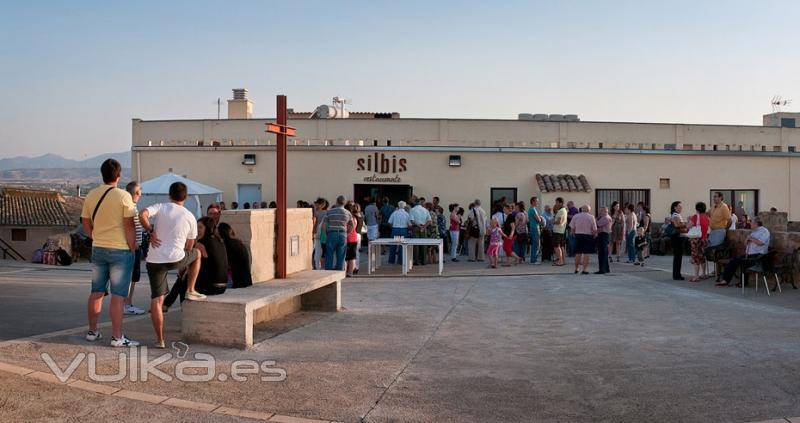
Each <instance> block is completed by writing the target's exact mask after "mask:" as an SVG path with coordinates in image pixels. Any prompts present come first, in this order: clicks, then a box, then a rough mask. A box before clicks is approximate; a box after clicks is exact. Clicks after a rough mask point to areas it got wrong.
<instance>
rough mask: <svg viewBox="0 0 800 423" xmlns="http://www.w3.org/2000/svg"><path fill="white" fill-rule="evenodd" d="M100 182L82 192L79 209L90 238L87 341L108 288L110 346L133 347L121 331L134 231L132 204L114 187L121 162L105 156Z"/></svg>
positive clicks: (94, 332)
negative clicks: (109, 301) (84, 193)
mask: <svg viewBox="0 0 800 423" xmlns="http://www.w3.org/2000/svg"><path fill="white" fill-rule="evenodd" d="M100 173H102V175H103V185H100V186H99V187H97V188H95V189H93V190H91V191H90V192H89V194H87V195H86V199H85V200H84V202H83V211H81V221H82V222H83V230H84V231H85V232H86V234H87V235H88V236H89V238H92V290H91V294H89V304H88V306H87V308H88V315H89V332H87V333H86V340H87V341H97V340H98V339H100V338H101V337H102V336H101V335H100V332H99V331H98V330H97V318H98V316H99V315H100V312H101V311H102V308H103V296H105V294H106V292H107V291H109V285H110V292H111V305H110V306H109V314H110V315H111V346H112V347H135V346H138V345H139V343H138V342H136V341H133V340H130V339H128V338H127V337H125V335H124V334H123V333H122V308H123V305H124V303H125V298H126V297H127V296H128V290H129V288H130V284H131V275H132V273H133V261H134V257H135V255H134V253H135V251H136V233H135V229H134V228H135V226H134V221H133V216H134V215H135V214H136V207H135V206H134V204H133V199H132V198H131V195H130V194H128V192H127V191H125V190H122V189H119V188H117V184H119V179H120V176H121V175H122V166H121V165H120V164H119V162H118V161H116V160H114V159H108V160H106V161H104V162H103V164H102V165H101V166H100Z"/></svg>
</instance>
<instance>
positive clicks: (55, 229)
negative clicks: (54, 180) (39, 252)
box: [0, 188, 79, 260]
mask: <svg viewBox="0 0 800 423" xmlns="http://www.w3.org/2000/svg"><path fill="white" fill-rule="evenodd" d="M78 201H79V200H78ZM66 204H67V201H66V200H65V198H64V197H63V196H62V195H61V194H60V193H58V192H55V191H41V190H32V189H22V188H0V257H2V258H3V259H16V260H20V259H23V260H30V259H31V257H32V255H33V252H34V251H35V250H36V249H38V248H41V247H42V245H44V244H45V242H47V240H48V239H58V240H60V242H61V244H62V247H63V248H64V249H66V250H67V251H69V250H70V245H69V244H70V242H69V232H70V231H72V230H73V229H74V228H75V227H76V225H77V224H78V223H79V219H77V218H76V217H75V216H74V215H71V214H70V213H69V211H68V209H67V206H66Z"/></svg>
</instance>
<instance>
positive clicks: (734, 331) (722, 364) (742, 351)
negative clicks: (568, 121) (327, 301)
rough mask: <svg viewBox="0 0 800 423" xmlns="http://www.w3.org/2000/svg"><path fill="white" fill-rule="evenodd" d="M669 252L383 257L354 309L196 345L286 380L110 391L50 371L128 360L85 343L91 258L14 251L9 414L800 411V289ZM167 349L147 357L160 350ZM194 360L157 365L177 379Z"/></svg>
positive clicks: (555, 416)
mask: <svg viewBox="0 0 800 423" xmlns="http://www.w3.org/2000/svg"><path fill="white" fill-rule="evenodd" d="M364 260H365V259H364ZM670 260H671V258H669V257H659V258H654V259H653V260H651V261H650V262H649V263H648V266H647V267H645V268H640V267H634V266H630V265H623V264H619V265H617V264H614V265H613V267H612V270H613V271H614V272H615V273H614V274H612V275H605V276H599V275H589V276H583V275H574V274H573V273H572V267H571V266H565V267H553V266H550V265H544V266H530V265H527V264H526V265H521V266H515V267H510V268H501V269H497V270H490V269H485V267H484V265H483V264H480V263H459V264H452V263H447V264H446V271H445V275H444V276H443V277H437V276H433V275H432V273H433V266H430V265H429V266H424V267H418V268H415V269H414V270H413V271H412V275H411V277H405V278H403V277H400V276H399V275H397V273H399V272H398V270H397V269H396V268H389V267H384V268H382V269H381V270H380V273H379V274H378V275H375V276H370V277H367V276H366V275H363V274H362V275H361V276H358V277H355V278H351V279H348V280H347V281H346V282H345V283H344V284H343V287H342V295H343V298H342V302H343V306H344V307H345V309H344V310H343V311H342V312H339V313H333V314H328V313H305V312H303V313H297V314H295V315H292V316H290V317H288V318H284V319H282V320H280V321H277V322H274V323H271V324H269V325H264V326H261V327H259V328H258V331H257V344H256V345H255V346H254V348H252V349H250V350H246V351H239V350H230V349H223V348H218V347H211V346H205V345H189V347H188V348H189V351H188V353H189V356H191V355H193V354H195V353H201V352H205V353H209V354H211V355H212V356H213V357H214V359H215V366H216V369H215V370H216V372H217V373H218V374H222V373H230V366H231V362H233V361H235V360H243V359H251V360H255V361H258V362H263V361H264V360H274V361H275V364H274V365H273V366H272V368H279V369H282V370H284V371H285V374H286V378H285V380H283V381H281V382H265V381H262V380H260V378H259V377H258V376H257V375H256V376H250V377H248V378H247V380H246V381H243V382H236V381H234V380H231V378H228V379H227V380H225V381H221V380H218V379H215V380H214V381H211V382H204V383H198V382H181V381H178V380H173V381H171V382H166V381H162V380H160V379H157V378H150V379H149V380H148V381H147V382H142V381H131V380H130V378H126V379H123V380H121V381H116V382H96V383H98V384H99V385H100V387H99V388H98V386H97V385H90V384H84V382H85V381H90V378H89V375H88V365H87V363H86V362H85V361H84V362H82V363H81V364H80V366H79V367H78V368H77V370H76V371H75V373H74V374H73V375H72V379H71V380H70V381H68V382H69V383H70V384H69V385H64V384H60V383H54V381H53V380H52V377H50V378H48V377H47V376H46V374H45V373H51V372H50V371H49V370H48V367H47V365H46V364H45V363H44V361H43V360H42V357H41V355H42V354H43V353H47V354H48V355H49V356H51V357H52V358H53V359H54V360H55V362H57V363H58V364H59V365H60V366H61V367H62V368H64V367H66V366H67V364H68V363H69V362H70V361H71V360H72V358H73V357H74V356H75V355H76V354H78V353H81V352H83V353H90V352H93V353H95V354H96V356H97V362H98V369H99V370H98V373H100V374H110V373H114V372H115V371H116V370H117V369H118V368H119V362H118V353H120V352H121V351H120V350H116V349H112V348H110V347H109V346H108V344H107V340H108V338H109V337H110V328H107V327H106V328H103V329H102V330H101V331H102V333H103V335H104V336H105V337H106V338H105V339H104V341H103V342H102V343H97V344H90V343H87V342H86V341H84V340H83V338H82V336H83V333H84V331H85V326H84V325H85V302H86V294H87V291H88V282H87V280H88V278H89V273H88V271H87V267H86V266H85V265H83V264H78V265H76V266H73V267H70V268H57V267H46V266H36V265H26V264H15V263H9V262H0V290H1V291H0V292H2V294H0V363H5V364H0V421H20V420H47V419H49V420H68V419H74V420H78V421H82V420H92V421H106V420H112V419H124V420H135V421H145V420H151V419H154V418H158V419H169V421H180V420H182V421H254V420H251V419H248V418H246V417H241V416H238V417H237V416H236V414H239V415H243V414H244V413H243V412H241V410H248V411H249V412H250V413H251V414H248V416H249V417H253V418H258V417H260V418H263V419H266V418H272V419H273V420H274V421H292V420H291V419H290V418H289V417H295V418H307V419H315V420H322V421H341V422H359V421H367V422H539V421H541V422H572V421H577V422H589V421H607V422H751V421H760V420H767V419H781V420H779V421H782V422H786V421H789V420H785V419H786V418H788V419H792V416H800V402H798V395H799V394H800V383H799V382H798V381H799V380H800V354H798V351H800V337H798V336H797V334H798V331H797V329H796V327H797V323H796V322H797V321H798V320H800V290H792V289H791V287H790V286H789V285H784V292H783V293H782V294H773V295H772V296H771V297H767V295H766V293H765V292H764V291H763V290H762V291H760V292H759V293H758V294H757V295H756V294H755V292H754V290H753V288H748V290H747V291H746V293H745V294H744V295H742V294H741V291H740V290H738V289H735V288H726V289H720V288H714V287H713V280H707V281H705V282H703V283H702V284H699V285H698V284H689V283H688V282H673V281H672V280H670V273H668V272H666V271H664V270H661V269H668V268H669V266H670ZM684 270H685V271H686V270H689V267H688V266H687V267H685V268H684ZM362 273H366V267H365V266H364V269H363V270H362ZM148 297H149V288H148V285H147V283H146V280H145V281H144V282H143V283H142V284H141V285H140V286H139V287H138V288H137V290H136V303H137V304H138V305H140V306H143V307H144V306H145V305H146V303H147V299H148ZM105 320H106V317H105V316H104V321H105ZM167 322H168V337H169V339H170V340H179V328H180V308H179V307H178V306H175V307H174V308H173V309H172V310H170V312H169V313H168V314H167ZM125 332H126V333H127V334H128V335H129V336H130V337H132V338H134V339H137V340H140V341H143V342H145V343H150V342H152V341H153V337H152V330H151V328H150V322H149V315H144V316H138V317H132V318H126V321H125ZM170 351H171V350H169V351H167V352H170ZM173 352H174V351H173ZM162 353H164V351H156V350H153V349H148V351H147V354H148V355H149V357H150V358H151V359H152V358H155V357H157V356H159V355H161V354H162ZM187 359H188V356H187ZM183 360H184V359H181V358H178V357H174V358H172V359H170V360H169V361H168V362H166V363H164V364H162V365H160V366H159V369H161V370H163V371H164V372H165V373H168V374H175V373H174V370H175V366H176V365H178V364H179V363H181V362H183ZM9 365H12V366H19V367H21V368H22V370H19V368H18V367H11V366H9ZM25 369H27V370H25ZM30 371H39V372H44V373H30ZM15 372H16V373H22V374H23V375H20V374H16V373H15ZM42 379H44V380H42ZM48 379H49V380H48ZM75 381H78V382H75ZM81 381H83V382H81ZM87 389H88V391H87ZM90 391H101V392H99V393H95V392H90ZM179 400H188V401H194V402H197V404H194V403H185V402H181V401H179ZM143 401H145V402H143ZM146 401H149V402H146ZM143 404H144V405H143ZM186 407H188V408H186ZM221 407H224V408H221ZM253 413H259V414H253ZM231 414H233V415H231ZM165 421H166V420H165ZM294 421H301V420H294ZM797 421H800V420H797Z"/></svg>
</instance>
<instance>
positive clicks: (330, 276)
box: [181, 270, 345, 348]
mask: <svg viewBox="0 0 800 423" xmlns="http://www.w3.org/2000/svg"><path fill="white" fill-rule="evenodd" d="M344 278H345V272H342V271H324V270H306V271H301V272H297V273H295V274H292V275H290V276H289V277H288V278H287V279H282V280H281V279H273V280H270V281H267V282H260V283H257V284H254V285H253V286H250V287H247V288H239V289H229V290H227V291H225V293H224V294H222V295H214V296H209V297H208V298H206V299H204V300H198V301H191V300H189V301H184V302H183V305H182V306H181V314H182V316H181V331H182V333H183V338H184V340H186V341H187V342H199V343H206V344H213V345H222V346H228V347H236V348H248V347H251V346H253V326H254V325H255V324H258V323H260V322H265V321H268V320H273V319H277V318H279V317H282V316H285V315H287V314H290V313H293V312H296V311H299V310H313V311H338V310H339V309H340V307H341V281H342V280H343V279H344Z"/></svg>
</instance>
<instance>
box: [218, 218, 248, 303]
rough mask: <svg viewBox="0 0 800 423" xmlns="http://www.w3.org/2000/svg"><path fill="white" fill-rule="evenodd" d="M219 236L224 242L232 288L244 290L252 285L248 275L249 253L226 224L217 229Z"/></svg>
mask: <svg viewBox="0 0 800 423" xmlns="http://www.w3.org/2000/svg"><path fill="white" fill-rule="evenodd" d="M217 231H218V232H219V236H220V237H221V238H222V241H224V242H225V251H226V252H227V253H228V267H229V268H230V271H231V276H232V278H233V287H234V288H244V287H248V286H250V285H252V284H253V277H252V275H251V273H250V252H249V251H247V247H245V245H244V243H243V242H242V241H241V240H238V239H236V233H235V232H234V231H233V228H231V225H229V224H227V223H224V222H223V223H220V224H219V226H218V227H217Z"/></svg>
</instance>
